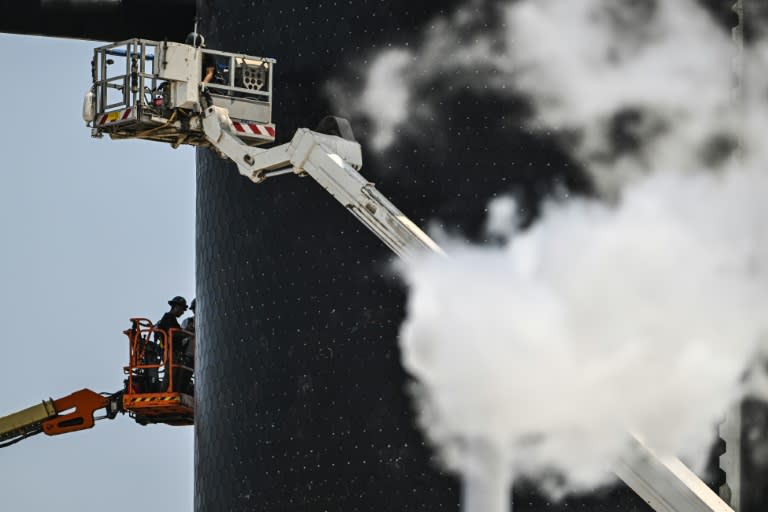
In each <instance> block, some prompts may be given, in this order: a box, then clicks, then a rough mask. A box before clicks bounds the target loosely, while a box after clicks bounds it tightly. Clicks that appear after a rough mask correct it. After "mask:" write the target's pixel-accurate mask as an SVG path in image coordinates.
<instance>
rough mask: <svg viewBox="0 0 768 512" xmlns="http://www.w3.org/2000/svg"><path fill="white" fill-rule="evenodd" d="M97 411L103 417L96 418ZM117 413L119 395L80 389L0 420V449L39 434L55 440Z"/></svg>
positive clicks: (118, 393)
mask: <svg viewBox="0 0 768 512" xmlns="http://www.w3.org/2000/svg"><path fill="white" fill-rule="evenodd" d="M99 409H103V413H104V415H103V416H99V417H95V416H94V414H95V413H96V412H97V411H98V410H99ZM118 412H123V400H122V392H117V393H113V394H111V395H110V394H100V393H96V392H94V391H91V390H90V389H81V390H80V391H75V392H74V393H72V394H71V395H67V396H65V397H62V398H59V399H57V400H53V399H48V400H44V401H43V402H42V403H40V404H38V405H34V406H32V407H28V408H26V409H23V410H21V411H19V412H16V413H13V414H9V415H8V416H4V417H2V418H0V448H5V447H6V446H10V445H12V444H14V443H17V442H19V441H21V440H22V439H26V438H27V437H30V436H33V435H36V434H39V433H41V432H43V433H45V434H48V435H49V436H55V435H59V434H66V433H68V432H75V431H77V430H84V429H87V428H91V427H93V425H94V423H95V421H96V420H99V419H104V418H109V419H112V418H114V417H115V416H117V413H118Z"/></svg>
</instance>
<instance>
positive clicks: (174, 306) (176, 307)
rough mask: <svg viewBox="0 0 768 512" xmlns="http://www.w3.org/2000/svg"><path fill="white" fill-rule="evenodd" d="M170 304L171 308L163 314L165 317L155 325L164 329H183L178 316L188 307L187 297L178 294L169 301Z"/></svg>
mask: <svg viewBox="0 0 768 512" xmlns="http://www.w3.org/2000/svg"><path fill="white" fill-rule="evenodd" d="M168 305H169V306H171V310H170V311H168V312H167V313H166V314H164V315H163V318H161V319H160V321H159V322H157V323H156V324H155V327H157V328H158V329H163V330H164V331H167V330H168V329H181V325H179V320H178V318H179V317H181V315H183V314H184V312H185V311H186V310H187V309H188V308H187V299H185V298H184V297H182V296H180V295H177V296H176V297H174V298H172V299H171V300H169V301H168Z"/></svg>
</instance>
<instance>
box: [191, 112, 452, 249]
mask: <svg viewBox="0 0 768 512" xmlns="http://www.w3.org/2000/svg"><path fill="white" fill-rule="evenodd" d="M204 115H205V117H204V119H203V131H204V132H205V135H206V138H207V139H208V141H209V142H210V143H211V144H212V145H213V147H214V148H216V150H217V151H218V152H219V153H221V154H222V155H223V156H225V157H227V158H229V159H230V160H232V161H233V162H235V163H236V164H237V168H238V170H239V171H240V174H242V175H243V176H246V177H248V178H249V179H250V180H252V181H253V182H254V183H261V182H262V181H264V180H265V179H267V178H269V177H272V176H278V175H281V174H286V173H294V174H298V175H300V176H305V175H308V176H311V177H312V178H313V179H314V180H315V181H317V182H318V183H319V184H320V185H321V186H322V187H323V188H324V189H325V190H327V191H328V192H329V193H330V194H331V195H332V196H333V197H334V198H336V200H337V201H338V202H340V203H341V204H342V205H344V206H345V207H347V209H349V211H351V212H352V214H353V215H354V216H355V217H357V219H358V220H360V222H362V223H363V224H365V226H366V227H367V228H368V229H370V230H371V231H372V232H373V233H374V234H375V235H376V236H377V237H379V239H381V241H382V242H384V243H385V244H386V245H387V247H389V248H390V249H392V251H393V252H394V253H395V254H397V255H398V256H400V257H401V258H407V257H409V256H411V255H413V254H414V253H415V252H420V251H422V252H423V251H425V250H427V251H433V252H436V253H439V254H443V251H442V249H440V247H439V246H438V245H437V244H436V243H435V242H434V241H433V240H432V239H431V238H430V237H429V236H428V235H427V234H426V233H424V232H423V231H422V230H421V229H419V227H418V226H416V224H414V223H413V222H411V220H410V219H409V218H408V217H406V216H405V215H403V213H402V212H401V211H400V210H398V209H397V207H396V206H395V205H394V204H392V203H391V202H390V201H389V200H388V199H387V198H386V197H384V195H383V194H382V193H381V192H379V191H378V190H377V189H376V187H375V186H374V185H373V183H371V182H369V181H368V180H366V179H365V178H363V177H362V176H361V175H360V173H359V172H357V171H358V170H359V169H360V168H361V167H362V164H363V159H362V154H361V151H360V144H358V143H357V142H355V141H350V140H346V139H343V138H341V137H335V136H332V135H326V134H323V133H317V132H313V131H311V130H308V129H306V128H301V129H299V130H297V131H296V134H295V135H294V136H293V139H292V140H291V142H290V143H288V144H283V145H281V146H276V147H274V148H271V149H260V148H255V147H251V146H248V145H247V144H244V143H243V142H241V141H240V139H238V138H237V137H236V136H235V135H234V133H233V130H232V128H231V126H232V122H231V120H230V119H229V115H228V114H227V112H226V110H225V109H221V108H218V107H215V106H210V107H208V108H207V109H206V110H205V111H204Z"/></svg>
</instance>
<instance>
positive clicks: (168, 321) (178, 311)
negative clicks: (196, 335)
mask: <svg viewBox="0 0 768 512" xmlns="http://www.w3.org/2000/svg"><path fill="white" fill-rule="evenodd" d="M168 305H169V306H171V309H170V311H168V312H167V313H165V314H164V315H163V317H162V318H161V319H160V321H159V322H157V323H156V324H155V329H156V332H155V341H156V342H157V343H158V344H159V346H160V350H161V353H162V354H165V349H166V344H165V340H167V339H168V338H169V336H171V331H170V330H171V329H178V331H174V332H173V338H172V342H173V347H172V349H173V352H174V354H173V356H174V357H173V360H174V361H176V360H177V357H176V353H177V352H178V351H179V349H180V348H181V344H182V343H183V340H184V338H185V337H186V336H185V335H184V334H183V333H182V332H181V325H179V320H178V318H179V317H180V316H181V315H183V314H184V312H185V311H186V310H187V309H188V308H187V299H185V298H184V297H182V296H180V295H177V296H176V297H174V298H172V299H171V300H169V301H168ZM157 331H163V332H157ZM163 361H166V362H167V361H168V359H167V357H163ZM168 377H169V375H168V369H167V368H166V371H165V375H164V377H163V381H164V383H163V389H162V391H170V390H168V384H167V382H168ZM174 381H178V379H177V378H176V377H174ZM176 384H177V383H175V384H174V388H177V387H178V386H177V385H176Z"/></svg>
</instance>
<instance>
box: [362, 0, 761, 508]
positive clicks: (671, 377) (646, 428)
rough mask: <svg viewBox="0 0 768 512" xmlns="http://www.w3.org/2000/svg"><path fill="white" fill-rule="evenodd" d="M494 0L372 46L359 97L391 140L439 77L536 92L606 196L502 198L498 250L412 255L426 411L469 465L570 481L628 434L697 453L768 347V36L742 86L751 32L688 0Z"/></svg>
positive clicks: (409, 355) (433, 102) (422, 106)
mask: <svg viewBox="0 0 768 512" xmlns="http://www.w3.org/2000/svg"><path fill="white" fill-rule="evenodd" d="M495 5H496V9H497V13H498V16H499V19H500V20H501V21H500V22H499V23H498V24H497V25H496V28H493V29H491V30H487V29H484V28H482V26H483V24H482V23H475V22H476V21H477V20H476V18H475V15H474V14H473V13H474V12H475V11H473V10H472V9H470V8H469V7H467V8H464V9H460V10H458V11H457V12H456V13H454V14H453V15H451V16H448V17H443V18H440V19H438V20H436V21H435V22H434V23H433V24H431V28H430V29H428V30H427V31H426V32H425V34H424V41H423V44H422V45H421V46H419V47H418V48H411V49H409V50H402V49H396V50H389V51H385V52H382V53H380V54H378V56H376V57H375V58H374V59H373V63H374V64H373V66H372V68H371V73H370V74H369V77H368V82H367V86H366V88H365V89H364V91H363V92H362V93H361V95H360V98H361V99H360V100H359V101H356V102H353V104H354V105H353V106H354V107H355V108H357V114H359V115H362V116H366V117H370V118H371V120H376V121H375V123H374V125H373V126H374V130H375V135H374V141H375V146H376V147H377V148H380V149H385V148H386V147H387V145H389V144H393V143H395V142H396V141H397V140H398V129H399V127H400V125H401V123H403V122H404V121H405V120H406V117H407V116H408V113H409V112H413V111H414V110H420V111H422V112H423V111H429V110H432V111H434V110H437V109H439V103H440V101H439V100H440V98H441V97H442V96H441V95H444V94H447V93H446V92H445V91H436V92H434V91H433V92H432V93H430V94H431V95H430V94H423V93H424V91H432V89H434V87H430V85H432V84H437V83H440V84H443V85H441V86H442V87H446V89H450V90H458V89H462V90H469V91H471V92H473V93H476V94H483V93H485V92H493V93H494V94H497V95H498V94H509V95H510V97H519V96H521V95H522V96H524V97H525V98H527V99H528V100H529V102H530V104H531V105H532V107H533V114H532V116H531V117H530V119H528V120H527V122H528V125H529V127H530V128H532V129H534V130H540V131H541V132H542V133H544V132H547V131H553V132H555V133H560V134H567V137H566V138H563V139H561V140H560V143H562V144H564V145H566V146H567V147H568V149H569V150H570V151H571V153H572V155H573V157H574V158H575V159H577V160H578V161H579V162H581V163H582V165H583V166H584V167H585V169H586V170H587V172H589V174H590V176H591V177H592V179H593V181H594V183H595V186H596V189H597V191H598V195H599V197H598V198H596V199H571V200H568V201H562V200H561V201H557V202H555V201H553V202H551V203H549V204H547V205H546V206H545V208H544V209H543V213H542V214H541V216H540V218H539V219H538V221H537V222H536V223H535V224H534V225H533V226H532V227H530V228H529V229H527V230H526V231H522V232H521V231H519V230H518V228H517V223H518V221H517V218H516V217H517V216H516V206H515V203H514V201H513V200H512V199H510V198H502V199H497V200H495V201H494V202H493V203H492V204H491V205H489V212H490V218H489V219H488V232H489V234H491V235H496V236H506V237H507V238H508V241H507V242H506V244H505V245H504V246H503V247H500V248H498V247H497V248H487V247H486V248H483V247H477V246H470V245H467V244H464V243H459V242H455V243H452V244H449V245H448V246H447V247H445V249H446V252H447V253H448V254H449V255H450V256H449V258H441V257H437V256H435V257H431V256H425V257H424V258H422V259H416V260H413V261H411V262H409V263H407V264H405V263H404V264H401V266H400V270H401V273H402V275H403V277H404V279H405V281H406V283H407V285H408V288H409V297H408V305H407V318H406V320H405V322H404V324H403V326H402V329H401V345H402V349H403V357H404V364H405V366H406V368H407V369H408V371H409V372H410V373H411V374H412V375H413V376H414V377H415V378H416V380H417V386H416V389H417V393H416V394H417V398H418V402H419V405H420V410H421V414H420V423H421V426H422V427H423V429H424V431H425V433H426V434H427V436H428V438H429V439H430V440H431V442H432V443H433V444H434V445H435V446H436V447H437V449H438V450H439V453H440V454H441V456H442V459H443V460H444V461H445V463H446V465H447V466H448V467H449V468H451V469H453V470H456V471H458V472H460V473H461V474H462V475H463V476H464V478H465V481H475V480H478V479H479V480H482V479H483V478H486V477H487V478H490V475H488V474H487V472H488V471H489V470H488V468H489V467H490V468H493V469H492V470H491V471H492V472H493V473H495V478H497V479H498V478H499V475H501V477H500V478H501V479H502V480H503V481H504V482H505V483H506V484H509V483H510V482H512V481H513V480H514V479H515V478H530V479H533V480H536V481H537V482H538V483H539V485H540V486H541V487H542V488H544V489H545V490H547V491H548V492H550V493H551V494H552V495H553V496H555V497H558V496H561V495H562V494H563V493H567V492H580V491H589V490H591V489H594V488H595V487H598V486H600V485H603V484H605V483H608V482H610V481H611V480H612V479H613V478H614V476H613V475H612V473H611V467H612V464H613V462H615V461H616V460H617V459H618V458H619V457H620V456H621V455H622V454H623V453H624V450H625V449H626V448H627V435H628V434H627V433H628V432H636V433H638V434H639V435H640V436H642V437H643V439H644V440H645V441H646V442H647V443H648V444H649V445H650V446H652V447H653V448H654V449H656V450H658V451H660V452H663V453H669V454H674V455H679V456H681V457H683V458H684V460H685V461H686V462H688V463H689V464H690V465H691V466H692V467H693V468H694V469H695V470H699V471H700V470H701V469H702V468H703V465H704V463H705V461H706V456H707V454H708V449H709V445H710V444H711V442H712V440H713V437H714V432H715V425H716V423H717V422H718V420H720V419H721V418H722V415H723V413H724V411H725V410H726V408H727V406H728V405H729V404H730V403H732V402H733V401H734V400H735V399H737V398H738V397H740V396H741V395H742V394H743V393H744V392H745V391H746V386H747V384H748V383H747V382H745V381H744V380H743V376H744V374H745V372H746V371H747V370H748V369H749V368H750V365H751V364H753V362H754V360H755V359H756V356H757V354H758V353H759V352H760V351H761V350H762V351H764V350H765V347H764V346H763V345H764V338H765V332H766V320H765V318H764V317H765V315H764V310H765V306H766V304H768V296H766V294H768V272H766V263H767V262H768V224H766V223H765V219H766V218H768V206H766V202H765V201H764V200H763V197H762V195H763V191H764V190H766V189H768V188H767V186H768V178H767V177H766V172H765V171H766V164H767V163H768V155H766V153H765V150H764V149H763V147H762V146H763V144H762V141H761V140H760V135H761V134H762V133H764V132H765V131H766V128H768V121H767V120H766V116H765V113H766V94H765V93H766V91H767V90H768V88H767V87H766V83H765V79H764V78H763V77H764V75H765V72H764V70H765V64H766V61H767V60H768V59H766V55H768V51H767V50H766V48H767V47H766V45H765V44H764V43H760V42H758V43H756V44H754V45H753V46H750V47H748V48H747V49H746V50H745V54H744V56H743V59H744V62H745V63H746V67H745V68H744V69H745V71H746V72H745V75H744V82H743V88H742V89H740V90H737V89H736V81H735V80H734V76H733V74H732V70H733V69H737V68H738V66H736V61H735V59H736V57H737V54H736V52H735V51H734V48H735V45H734V44H733V43H732V41H731V38H730V35H729V34H728V32H727V31H726V30H724V29H723V28H721V27H719V26H718V25H717V24H716V23H715V22H714V21H713V20H712V19H710V17H709V15H708V14H707V13H706V12H705V11H704V10H703V9H702V8H701V7H700V6H699V5H698V4H697V3H695V2H694V1H692V0H679V1H676V2H661V1H656V2H654V1H644V2H636V1H634V2H630V1H627V0H620V1H616V0H584V1H579V2H574V1H571V0H536V1H533V0H522V1H517V2H497V3H496V4H495ZM475 26H477V27H480V28H473V27H475ZM459 34H460V35H461V37H459ZM468 34H469V35H468ZM463 71H465V72H463ZM470 71H471V72H470ZM382 77H386V79H383V78H382ZM446 77H453V78H451V79H447V78H446ZM419 93H422V94H419ZM739 105H741V107H739ZM742 107H743V108H742ZM429 117H430V116H422V117H421V118H419V119H418V122H421V123H428V122H429V121H428V120H429ZM409 122H413V120H412V119H411V120H409ZM737 147H740V150H739V151H736V148H737ZM469 501H470V502H471V499H470V500H469ZM484 506H486V507H487V505H484ZM480 509H483V506H479V505H478V506H476V507H475V508H472V504H471V503H470V507H469V509H468V510H470V511H471V510H480ZM489 510H490V509H488V508H486V509H485V510H484V512H488V511H489ZM494 510H496V509H494Z"/></svg>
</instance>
